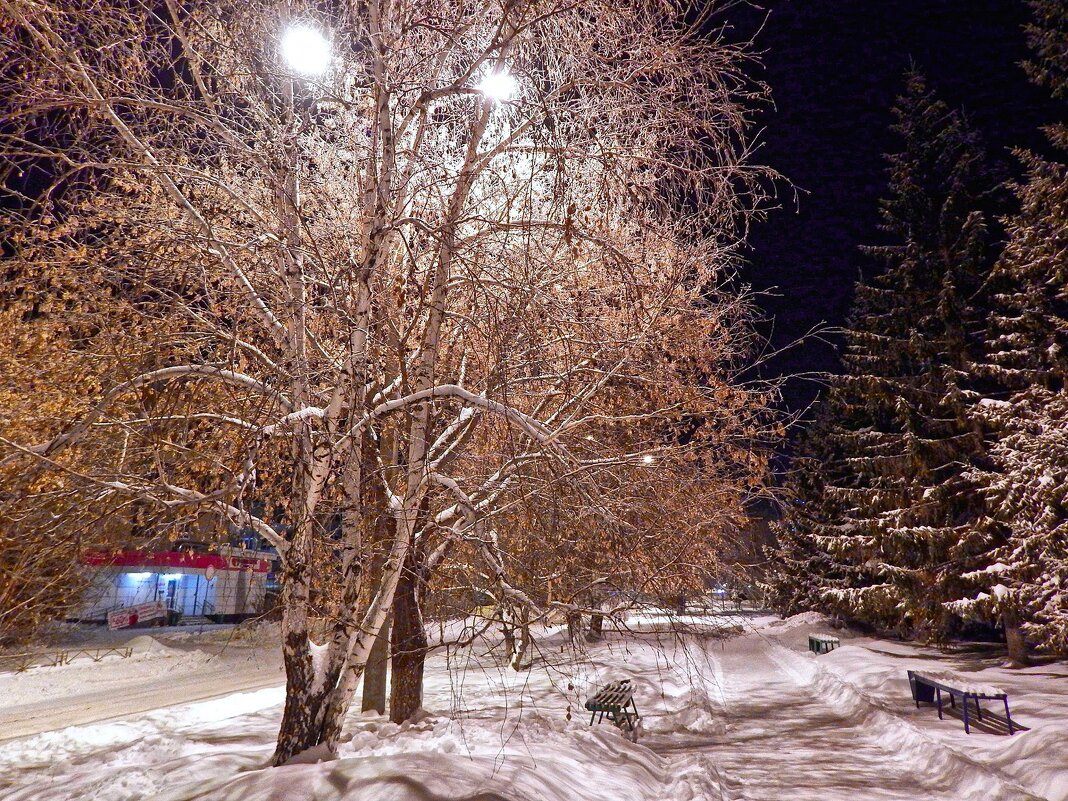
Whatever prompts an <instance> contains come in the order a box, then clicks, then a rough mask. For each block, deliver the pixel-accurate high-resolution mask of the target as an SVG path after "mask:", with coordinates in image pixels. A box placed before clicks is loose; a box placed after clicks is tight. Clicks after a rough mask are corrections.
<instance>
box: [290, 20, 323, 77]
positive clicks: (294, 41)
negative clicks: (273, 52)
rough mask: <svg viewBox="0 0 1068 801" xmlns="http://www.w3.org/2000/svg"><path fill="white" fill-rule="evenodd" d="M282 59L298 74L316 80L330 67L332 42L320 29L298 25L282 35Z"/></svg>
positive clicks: (302, 24) (303, 24)
mask: <svg viewBox="0 0 1068 801" xmlns="http://www.w3.org/2000/svg"><path fill="white" fill-rule="evenodd" d="M282 58H283V59H285V62H286V64H287V65H288V66H289V67H290V69H292V70H293V71H294V72H296V73H297V74H299V75H303V76H304V77H306V78H315V77H318V76H320V75H322V74H323V73H324V72H326V69H327V67H329V66H330V42H329V41H327V39H326V37H325V36H323V34H322V32H321V31H320V30H319V29H318V28H315V27H314V26H312V25H308V24H306V23H296V24H294V25H291V26H290V27H289V28H288V29H287V30H286V32H285V33H283V34H282Z"/></svg>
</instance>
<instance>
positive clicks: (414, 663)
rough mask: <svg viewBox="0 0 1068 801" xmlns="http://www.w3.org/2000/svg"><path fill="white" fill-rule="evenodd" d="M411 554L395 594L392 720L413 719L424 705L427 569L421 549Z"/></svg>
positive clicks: (390, 712) (390, 713) (412, 550)
mask: <svg viewBox="0 0 1068 801" xmlns="http://www.w3.org/2000/svg"><path fill="white" fill-rule="evenodd" d="M408 557H409V558H408V561H407V563H406V564H405V566H404V571H403V572H402V573H401V578H400V582H399V583H398V584H397V592H396V594H395V595H394V596H393V638H392V646H393V648H392V650H393V654H392V665H391V668H392V672H393V678H392V681H391V683H390V694H389V719H390V720H392V721H393V722H394V723H403V722H404V721H406V720H408V719H410V718H411V717H412V716H413V715H414V714H415V713H416V711H417V710H418V709H419V708H420V707H421V706H422V705H423V665H424V663H425V661H426V653H427V645H428V643H427V639H426V629H425V627H424V626H423V609H422V602H423V595H424V593H423V590H424V587H425V572H426V571H425V570H424V567H423V564H422V562H423V558H422V557H423V553H422V549H421V548H411V549H409V551H408Z"/></svg>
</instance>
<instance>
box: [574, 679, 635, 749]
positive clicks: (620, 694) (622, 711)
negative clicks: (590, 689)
mask: <svg viewBox="0 0 1068 801" xmlns="http://www.w3.org/2000/svg"><path fill="white" fill-rule="evenodd" d="M628 707H629V709H628ZM586 711H587V712H592V713H593V714H591V715H590V725H591V726H592V725H593V720H594V718H596V717H597V713H600V715H601V717H600V718H599V719H598V720H597V722H598V723H600V722H601V721H603V720H604V716H605V715H608V719H609V720H610V721H611V722H612V723H614V724H616V726H618V727H619V729H620V731H622V732H624V733H625V734H627V735H628V736H629V737H630V739H631V741H632V742H635V743H636V742H638V720H639V717H638V705H637V704H635V703H634V687H633V685H632V684H631V683H630V679H623V680H622V681H613V682H610V683H609V684H606V685H605V686H604V687H602V688H601V689H600V690H598V691H597V694H596V695H594V696H593V698H591V699H590V700H588V701H587V702H586Z"/></svg>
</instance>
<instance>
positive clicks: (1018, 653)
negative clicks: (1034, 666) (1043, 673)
mask: <svg viewBox="0 0 1068 801" xmlns="http://www.w3.org/2000/svg"><path fill="white" fill-rule="evenodd" d="M1001 620H1002V622H1003V623H1004V624H1005V645H1006V646H1008V651H1009V662H1011V663H1012V665H1013V666H1015V667H1026V666H1027V665H1029V664H1030V663H1031V654H1030V653H1029V650H1028V647H1027V641H1026V640H1025V639H1024V636H1023V631H1022V630H1021V629H1020V619H1019V618H1018V617H1017V616H1016V610H1015V609H1011V608H1010V609H1006V610H1005V611H1004V612H1003V613H1002V615H1001Z"/></svg>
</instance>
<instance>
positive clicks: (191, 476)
mask: <svg viewBox="0 0 1068 801" xmlns="http://www.w3.org/2000/svg"><path fill="white" fill-rule="evenodd" d="M0 11H2V14H3V20H2V22H0V36H2V37H3V39H2V47H3V49H4V52H5V53H7V54H8V59H7V62H8V63H9V64H11V65H12V66H11V67H10V68H9V69H8V68H5V71H4V73H3V77H2V78H0V80H2V81H3V92H2V94H4V95H6V96H8V97H9V98H10V101H9V104H8V105H9V107H8V109H7V110H6V115H5V125H4V127H3V129H2V132H0V140H2V146H0V147H2V152H3V154H4V159H5V164H6V165H7V166H8V170H9V174H15V173H17V172H19V171H22V172H23V173H24V174H27V172H28V171H29V172H32V173H33V174H34V175H36V176H37V177H38V179H39V180H34V181H26V180H21V181H15V182H14V183H13V184H11V183H9V186H14V191H16V192H17V193H19V194H20V195H21V197H20V198H19V200H20V203H19V209H20V211H19V213H18V214H16V215H14V217H13V218H12V219H10V220H8V221H7V224H6V227H7V232H8V233H9V234H11V235H12V236H14V235H15V234H17V235H18V239H17V241H18V242H19V245H18V247H16V248H14V251H13V254H12V256H11V259H10V260H11V262H12V263H14V264H16V265H21V266H20V267H19V269H30V268H31V267H32V266H33V265H41V264H49V263H57V262H62V264H63V265H64V267H63V269H66V270H70V271H72V272H73V274H75V275H83V276H86V277H88V276H90V275H95V274H96V272H100V273H102V275H101V276H100V280H103V281H106V282H108V283H109V285H111V286H113V287H114V288H115V293H116V294H117V295H119V296H122V297H124V298H132V300H131V303H132V304H133V306H134V307H135V308H138V309H140V310H141V311H142V312H143V313H144V314H145V315H148V316H153V317H154V318H155V317H158V318H160V319H166V320H167V326H166V331H167V332H169V333H168V336H167V337H161V338H160V339H159V340H158V341H157V344H156V346H155V348H154V360H153V366H152V367H151V369H144V370H128V372H129V374H128V375H126V376H120V371H117V370H116V371H112V373H111V374H110V375H109V377H108V380H106V381H102V382H101V384H100V386H99V388H98V389H96V390H95V391H90V392H89V393H88V396H87V397H84V398H82V404H81V410H80V411H79V413H77V414H75V415H72V416H71V417H70V418H68V419H62V420H61V419H58V418H57V419H55V420H54V421H53V423H52V430H50V431H49V432H48V436H45V437H42V438H41V439H40V440H38V441H36V442H15V441H11V442H10V444H9V445H8V450H9V453H8V455H7V456H6V457H5V461H6V464H7V465H8V466H10V465H14V464H19V463H26V462H30V463H34V464H36V465H37V466H38V468H41V467H42V466H43V467H46V468H48V469H50V470H57V471H61V472H64V473H65V474H66V475H68V476H69V477H70V479H71V480H72V481H75V482H77V484H78V486H79V487H80V488H81V491H82V492H83V493H84V494H85V497H86V498H92V499H98V500H100V499H109V498H117V497H122V498H127V499H129V498H135V499H138V500H139V501H140V502H142V503H146V504H152V505H155V507H157V508H158V509H160V510H161V513H167V514H180V513H182V511H183V510H188V509H193V508H195V509H199V510H203V509H207V510H211V511H212V513H214V514H217V515H219V516H220V517H221V518H224V519H227V520H229V521H231V522H232V523H234V524H236V525H241V526H246V527H251V528H253V529H254V530H255V531H257V532H258V533H259V534H260V536H261V537H262V538H263V539H265V540H266V541H268V542H269V543H271V545H273V546H274V547H275V548H276V549H277V550H278V553H279V557H280V559H281V563H282V585H283V594H282V615H283V620H282V631H283V644H282V645H283V657H284V663H285V669H286V678H287V695H286V703H285V709H284V713H283V720H282V724H281V729H280V733H279V739H278V745H277V749H276V752H275V754H274V757H273V761H274V763H275V764H281V763H283V762H285V761H287V760H288V759H290V758H291V757H292V756H293V755H295V754H297V753H299V752H301V751H303V750H305V749H307V748H310V747H314V746H317V745H322V746H324V747H326V748H327V749H331V750H332V749H333V748H334V747H335V746H336V743H337V742H338V738H339V736H340V734H341V729H342V726H343V722H344V717H345V714H346V712H347V710H348V708H349V705H350V702H351V700H352V697H353V694H354V691H355V689H356V687H357V684H358V682H359V680H360V677H361V674H362V672H363V670H364V668H365V666H366V664H367V660H368V655H369V653H370V649H371V646H372V644H373V642H374V640H375V637H376V635H377V633H378V631H379V630H380V628H381V627H382V625H383V622H384V621H385V619H386V617H387V615H388V613H389V611H390V608H391V606H392V605H393V600H394V596H395V593H396V590H397V587H398V583H399V581H400V578H401V575H402V570H403V566H404V565H405V563H406V561H410V559H409V557H410V556H411V555H412V553H413V549H418V551H419V553H420V554H425V555H426V559H428V560H430V562H431V564H436V561H437V560H449V559H455V558H458V557H457V556H456V555H457V554H462V555H463V558H464V559H466V560H469V561H470V562H472V563H475V562H477V563H478V565H479V568H478V569H479V570H480V571H481V572H482V573H483V574H484V575H485V576H488V577H489V580H490V582H491V583H492V585H493V587H494V591H495V592H496V593H497V594H498V595H499V596H500V597H504V598H508V599H509V601H510V602H511V603H513V604H516V605H518V606H520V607H523V608H526V609H528V610H535V611H537V610H540V607H539V606H538V603H537V599H535V598H534V597H532V596H531V595H530V593H529V592H524V590H523V589H522V587H521V586H520V585H519V584H518V583H513V582H512V581H510V580H509V571H511V570H513V568H514V565H515V561H514V558H513V556H512V555H510V554H509V553H508V549H509V548H511V547H513V546H514V543H515V542H517V540H518V539H521V538H516V537H514V536H511V535H510V532H508V531H506V530H503V529H502V526H503V525H504V524H505V523H507V522H508V521H509V520H510V519H511V518H510V515H515V514H516V513H517V510H519V509H520V508H521V507H522V505H523V504H527V505H528V506H530V507H532V508H538V507H539V506H540V504H541V503H542V502H543V501H544V500H546V499H548V498H549V497H551V495H552V494H553V493H557V494H566V495H567V496H568V497H569V498H571V499H573V500H572V501H571V503H573V504H574V505H575V506H576V507H577V508H580V509H582V510H583V514H584V515H586V516H587V517H588V518H589V519H590V520H591V521H592V520H595V519H602V520H604V521H607V523H606V525H608V526H610V527H614V528H615V529H616V530H620V531H629V532H631V533H632V534H634V533H636V532H638V531H640V527H641V519H642V516H643V514H644V513H643V510H642V507H643V505H645V504H648V502H649V499H650V497H652V496H651V492H650V490H651V488H653V487H655V486H656V483H655V482H645V483H644V484H642V483H641V482H638V483H635V477H636V476H639V475H641V471H643V470H644V471H645V474H646V475H647V476H648V475H652V474H653V471H652V470H650V469H649V468H650V467H651V466H652V465H654V464H655V465H657V466H658V472H657V473H656V475H658V476H661V477H662V479H661V480H662V481H663V482H669V481H674V482H683V481H687V480H689V477H694V482H695V486H697V487H700V488H701V491H702V492H707V493H708V495H707V497H709V498H722V499H728V500H729V503H728V505H727V507H726V508H725V510H724V511H723V513H722V514H721V515H719V516H718V517H716V518H709V519H707V520H700V519H697V518H696V517H688V515H690V514H694V515H696V514H697V513H698V512H699V510H700V509H702V508H704V509H706V510H707V509H708V506H707V504H703V503H702V504H696V505H694V506H693V510H692V512H687V510H686V508H685V507H684V506H683V505H682V504H679V505H676V506H674V507H673V510H674V518H675V519H674V520H673V523H674V524H675V525H674V528H675V529H676V530H677V531H679V532H684V533H685V532H700V533H701V538H702V539H701V540H698V541H694V542H692V543H691V544H690V547H691V549H697V548H699V547H701V546H702V544H703V545H704V546H707V547H712V545H713V544H714V537H715V535H716V534H717V533H718V532H719V531H720V530H721V526H722V522H723V520H725V519H727V518H730V517H731V516H732V515H733V514H735V512H736V511H737V509H738V508H739V506H738V502H737V501H738V499H740V498H744V497H745V496H746V495H747V494H748V493H750V492H752V491H753V490H754V488H755V487H757V486H758V485H759V483H760V481H761V474H762V470H763V460H762V458H761V457H760V455H759V453H758V452H757V447H756V445H755V443H756V442H757V440H759V438H760V436H761V435H762V431H761V430H760V426H761V420H762V418H761V410H762V408H763V406H764V405H766V403H767V400H768V398H767V396H766V393H765V392H763V391H762V390H760V389H758V388H755V387H751V386H747V385H744V384H743V383H742V382H741V381H740V380H739V374H740V371H741V369H742V368H743V367H744V360H745V358H746V353H747V350H748V348H749V347H750V346H751V344H752V342H751V340H750V334H749V333H748V327H747V324H746V319H747V316H748V309H747V305H746V303H745V301H744V299H739V298H738V297H736V296H735V295H733V294H731V291H730V289H729V279H730V270H731V265H732V264H733V263H734V256H735V253H736V250H737V247H738V246H739V245H740V244H741V242H742V241H743V239H744V233H745V225H746V219H747V216H748V214H749V213H750V211H751V210H752V208H753V205H754V201H755V200H757V199H759V197H760V196H761V192H762V190H761V187H762V185H763V180H764V178H765V173H764V172H763V171H761V170H760V169H758V168H755V167H750V166H749V165H748V164H747V158H748V155H749V150H750V136H749V123H748V119H747V116H746V107H747V105H749V104H750V103H751V102H752V101H753V100H754V99H755V98H757V97H758V96H760V95H761V94H762V93H763V90H762V88H761V87H760V86H758V85H755V84H753V83H752V82H751V81H749V80H748V79H747V78H746V76H745V73H744V68H745V63H746V62H745V57H744V52H743V51H742V50H740V49H739V48H736V47H733V46H731V45H728V44H726V43H725V42H724V41H722V39H721V37H719V36H717V34H716V32H715V31H716V25H717V23H716V18H715V17H714V16H711V14H712V11H710V10H706V11H702V12H698V11H695V10H694V9H692V8H689V7H687V6H683V7H679V8H675V7H672V6H670V5H665V4H663V3H659V2H652V1H651V0H649V1H648V2H646V1H645V0H639V1H637V2H631V3H626V4H623V5H620V4H616V3H607V2H600V1H599V0H579V2H564V1H563V0H502V1H501V2H492V1H490V2H474V3H471V2H456V1H453V0H440V1H439V2H425V1H422V0H421V1H420V2H415V1H414V0H394V2H385V1H384V0H370V1H369V2H365V3H353V4H345V3H328V4H314V5H313V4H302V3H300V2H292V3H280V4H272V3H266V2H259V1H258V0H253V2H243V3H230V2H227V0H220V2H216V3H210V4H200V3H197V4H185V5H183V4H180V3H177V2H174V1H173V0H165V2H161V3H155V4H147V3H141V2H137V1H136V0H135V2H127V3H121V4H118V3H116V4H109V3H99V2H84V3H82V2H67V3H63V4H62V5H60V4H53V3H48V2H45V3H40V2H26V1H25V0H0ZM57 226H62V227H65V228H64V233H63V235H59V236H57V235H55V233H54V232H55V229H56V227H57ZM13 241H15V240H14V239H13ZM144 293H148V294H149V295H151V297H152V302H151V303H143V304H140V305H139V301H138V300H137V299H138V298H140V296H141V295H142V294H144ZM109 313H110V311H109V309H108V308H102V309H100V310H99V314H100V315H102V316H104V317H106V316H107V315H108V314H109ZM125 366H126V367H129V365H125ZM146 387H148V388H151V389H152V391H153V392H154V393H156V394H157V395H158V396H159V397H160V398H161V399H162V401H161V403H159V404H158V405H155V406H153V408H151V409H149V408H146V407H145V405H144V404H139V403H137V402H134V400H133V399H134V398H135V397H136V396H137V394H138V393H139V392H141V391H142V390H143V389H144V388H146ZM178 432H180V433H181V436H180V437H179V436H177V433H178ZM120 433H121V434H123V435H125V434H129V435H130V436H131V437H132V438H133V440H134V442H135V443H137V444H138V445H139V447H140V451H139V453H141V459H140V460H139V461H135V462H133V463H131V462H126V463H124V465H125V466H123V465H118V464H117V463H116V462H115V461H114V460H111V459H101V458H92V454H93V453H95V452H96V451H95V450H94V448H93V447H92V444H93V443H94V442H96V441H97V440H100V439H102V438H108V439H107V441H108V442H112V443H114V438H115V437H116V436H117V435H119V434H120ZM702 443H703V445H704V450H703V451H700V453H698V451H699V447H698V446H699V445H701V444H702ZM701 454H703V455H701ZM649 457H651V458H652V459H653V460H654V461H653V462H652V463H651V462H649V461H648V458H649ZM671 465H675V467H674V468H672V467H671ZM698 477H699V480H698ZM639 486H640V487H643V489H638V487H639ZM632 487H634V488H635V490H634V491H633V492H632V491H630V489H631V488H632ZM606 493H614V494H613V495H611V496H606ZM682 494H683V493H682V492H681V486H680V488H679V489H678V490H677V491H676V495H677V496H680V497H681V495H682ZM606 498H610V499H611V500H610V502H609V501H608V500H606ZM253 500H256V501H258V503H257V504H253V503H252V501H253ZM275 506H277V507H278V508H279V510H280V511H279V514H280V519H272V518H271V517H270V515H267V514H264V515H256V514H254V513H253V509H254V508H267V509H273V508H275ZM383 520H384V521H385V524H383ZM278 523H282V524H283V525H278ZM602 530H603V529H601V528H599V527H598V526H596V525H593V524H591V525H590V526H589V528H588V535H587V536H589V537H591V538H593V539H594V540H596V539H597V538H598V537H600V536H601V535H600V532H601V531H602ZM550 536H551V534H549V535H546V537H550ZM670 542H672V541H669V542H667V543H665V545H666V546H667V547H660V548H653V547H646V548H645V550H644V553H645V554H646V555H645V556H643V559H644V560H646V561H647V562H648V564H647V566H646V567H645V568H643V569H645V570H652V569H654V567H655V565H656V564H662V565H665V564H670V563H671V561H672V560H674V561H678V555H677V554H673V553H665V551H671V546H670ZM673 542H676V543H677V542H678V540H677V539H676V540H674V541H673ZM552 545H553V544H552V543H551V542H548V541H547V542H546V543H545V547H546V548H549V547H551V546H552ZM431 546H432V547H431ZM524 547H527V548H533V549H537V547H536V544H535V543H533V542H532V541H531V540H530V539H529V538H527V539H526V540H525V546H524ZM376 549H378V550H379V551H380V555H381V559H380V569H377V570H375V571H371V570H370V566H371V564H372V561H373V560H374V557H375V553H374V551H375V550H376ZM372 574H373V575H372ZM314 617H323V618H325V619H326V621H327V627H326V631H325V633H324V635H323V636H322V637H321V638H320V640H321V641H319V642H316V641H313V638H312V622H313V618H314Z"/></svg>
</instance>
